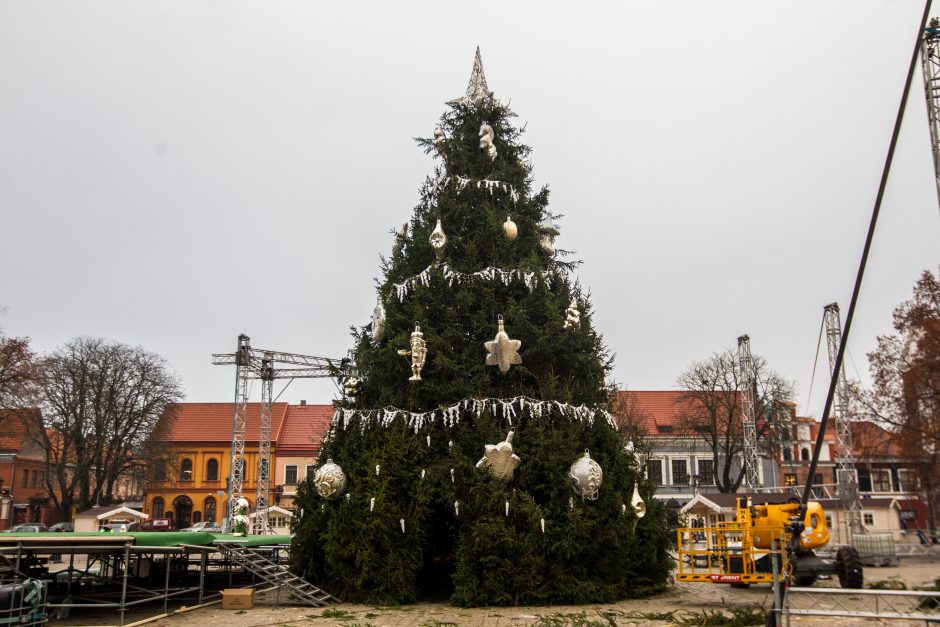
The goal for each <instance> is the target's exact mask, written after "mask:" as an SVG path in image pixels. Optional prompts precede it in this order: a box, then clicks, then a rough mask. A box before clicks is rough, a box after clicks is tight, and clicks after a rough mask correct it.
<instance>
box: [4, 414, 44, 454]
mask: <svg viewBox="0 0 940 627" xmlns="http://www.w3.org/2000/svg"><path fill="white" fill-rule="evenodd" d="M39 417H40V414H39V410H38V409H3V410H0V453H19V452H20V449H22V448H23V443H24V442H25V441H26V438H28V437H29V422H31V421H34V422H35V423H36V424H37V425H38V424H39Z"/></svg>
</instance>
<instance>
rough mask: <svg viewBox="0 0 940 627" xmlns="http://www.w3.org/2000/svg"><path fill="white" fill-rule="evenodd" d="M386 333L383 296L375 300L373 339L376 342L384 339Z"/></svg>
mask: <svg viewBox="0 0 940 627" xmlns="http://www.w3.org/2000/svg"><path fill="white" fill-rule="evenodd" d="M383 333H385V305H383V304H382V295H381V294H379V295H378V296H376V298H375V309H373V310H372V339H373V340H374V341H376V342H378V341H379V340H381V339H382V334H383Z"/></svg>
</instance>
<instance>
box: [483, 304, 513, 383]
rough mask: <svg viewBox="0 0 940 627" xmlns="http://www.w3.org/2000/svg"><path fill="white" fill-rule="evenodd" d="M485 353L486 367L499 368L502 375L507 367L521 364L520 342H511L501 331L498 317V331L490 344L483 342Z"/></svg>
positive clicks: (507, 370) (501, 326)
mask: <svg viewBox="0 0 940 627" xmlns="http://www.w3.org/2000/svg"><path fill="white" fill-rule="evenodd" d="M483 345H484V346H486V351H487V352H488V353H489V354H488V355H487V356H486V365H487V366H499V371H500V372H501V373H503V374H506V373H507V372H509V367H510V366H511V365H513V364H521V363H522V357H521V356H520V355H519V348H520V347H522V341H521V340H511V339H509V335H507V334H506V331H505V330H504V329H503V317H502V316H500V317H499V330H498V331H497V332H496V337H495V338H493V341H492V342H484V344H483Z"/></svg>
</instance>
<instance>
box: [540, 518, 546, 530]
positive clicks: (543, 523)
mask: <svg viewBox="0 0 940 627" xmlns="http://www.w3.org/2000/svg"><path fill="white" fill-rule="evenodd" d="M541 522H542V533H545V519H544V518H542V519H541Z"/></svg>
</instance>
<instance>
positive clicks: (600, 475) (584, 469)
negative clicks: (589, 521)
mask: <svg viewBox="0 0 940 627" xmlns="http://www.w3.org/2000/svg"><path fill="white" fill-rule="evenodd" d="M568 477H569V478H570V479H571V486H572V487H573V488H574V491H575V492H577V493H578V494H580V495H581V498H582V499H588V500H589V501H593V500H595V499H596V498H597V493H598V491H599V490H600V489H601V483H602V482H603V481H604V471H603V470H601V466H600V464H598V463H597V462H596V461H594V460H593V459H591V454H590V453H589V452H588V451H586V450H585V451H584V455H582V456H581V457H580V458H578V459H577V460H576V461H575V462H574V463H573V464H571V468H569V469H568Z"/></svg>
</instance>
